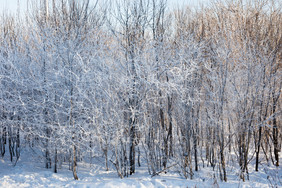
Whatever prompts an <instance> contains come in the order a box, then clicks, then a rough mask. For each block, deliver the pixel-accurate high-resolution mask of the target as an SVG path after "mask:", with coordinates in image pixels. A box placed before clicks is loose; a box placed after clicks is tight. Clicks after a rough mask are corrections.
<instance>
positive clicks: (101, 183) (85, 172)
mask: <svg viewBox="0 0 282 188" xmlns="http://www.w3.org/2000/svg"><path fill="white" fill-rule="evenodd" d="M8 157H9V156H5V157H4V158H3V159H0V187H1V188H2V187H3V188H10V187H12V188H13V187H15V188H20V187H35V188H39V187H95V188H96V187H109V188H111V187H112V188H117V187H122V188H126V187H130V188H131V187H136V188H137V187H140V188H149V187H173V188H175V187H226V188H227V187H228V188H229V187H281V186H282V184H281V180H282V170H281V167H280V168H278V169H277V168H276V169H275V168H270V167H268V168H266V167H262V168H261V170H260V172H255V171H253V169H250V181H246V182H242V181H239V179H238V176H237V175H236V170H235V169H234V170H230V171H229V172H228V173H229V175H228V182H227V183H223V182H220V180H219V179H215V178H214V176H213V174H214V173H213V171H212V170H211V169H209V168H201V169H200V171H199V174H195V179H193V180H189V179H188V180H187V179H184V178H183V177H181V176H179V174H177V173H167V174H160V175H159V176H155V177H153V178H151V177H150V175H148V173H147V170H146V167H138V168H137V173H136V174H134V175H132V176H130V177H127V178H124V179H120V178H119V177H117V173H116V172H115V171H114V170H111V171H108V172H107V171H105V170H104V168H103V166H102V165H101V164H99V163H96V164H94V165H91V167H90V165H89V164H86V163H79V167H78V176H79V180H78V181H75V180H74V179H73V176H72V172H71V171H70V170H68V166H67V164H66V166H63V168H62V169H59V171H58V173H53V171H52V169H45V168H44V164H43V163H42V162H40V160H39V159H38V157H35V156H33V155H31V154H30V155H27V154H25V156H24V157H21V159H20V160H19V161H18V163H17V165H16V166H13V165H12V163H10V162H9V158H8ZM263 169H267V170H263ZM279 181H280V182H279Z"/></svg>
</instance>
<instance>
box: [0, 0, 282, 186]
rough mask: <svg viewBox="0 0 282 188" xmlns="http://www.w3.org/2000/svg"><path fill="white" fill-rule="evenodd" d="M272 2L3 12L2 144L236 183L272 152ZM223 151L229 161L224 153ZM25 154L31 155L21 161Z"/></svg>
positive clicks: (276, 66) (13, 149) (276, 119)
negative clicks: (203, 173) (209, 170)
mask: <svg viewBox="0 0 282 188" xmlns="http://www.w3.org/2000/svg"><path fill="white" fill-rule="evenodd" d="M281 8H282V7H281V4H279V3H275V1H270V0H269V1H224V2H217V3H213V4H211V5H210V6H209V7H206V8H205V7H204V8H201V9H197V10H194V9H190V8H189V7H185V8H179V9H175V10H169V9H168V7H167V2H166V0H132V1H129V0H116V1H111V2H108V3H105V2H104V1H101V2H94V3H93V2H92V3H91V2H89V1H88V0H85V1H75V0H60V1H56V0H53V1H51V2H48V1H46V0H45V1H44V2H43V1H42V2H41V3H40V6H39V7H38V8H33V9H32V10H30V11H29V12H28V13H27V14H26V16H22V17H17V16H14V17H13V16H7V15H4V16H2V17H1V19H0V21H1V25H0V87H1V90H0V118H1V121H0V152H1V156H2V157H4V155H6V153H9V156H10V160H11V162H13V163H14V164H16V162H17V160H18V159H19V157H20V154H21V151H22V150H24V149H25V148H26V147H31V148H32V149H34V150H37V151H41V153H42V156H43V157H44V159H45V166H46V168H52V169H54V172H57V170H58V169H60V168H61V166H62V163H63V162H67V161H68V162H69V164H71V165H70V169H72V171H73V175H74V178H75V179H78V175H77V164H78V162H79V161H88V162H89V160H92V159H93V157H103V158H104V160H105V168H106V169H107V170H108V169H109V168H114V169H115V170H116V171H117V174H118V176H119V177H120V178H124V177H126V176H128V175H131V174H133V173H135V172H136V171H138V168H137V167H138V166H140V165H146V166H147V167H148V173H149V174H151V175H152V176H154V175H157V174H159V173H160V172H164V171H169V170H170V169H171V168H172V167H173V169H175V170H176V171H178V172H179V173H180V174H181V175H182V176H184V177H185V178H191V179H192V178H193V176H194V174H195V172H197V171H199V169H200V168H205V167H208V166H210V167H213V170H214V172H215V175H216V176H218V177H219V178H220V179H221V180H222V181H227V177H228V174H227V173H228V169H230V168H232V166H233V165H234V164H237V165H238V167H240V169H238V174H239V176H240V178H241V179H242V180H243V181H245V179H248V178H249V173H248V169H249V167H250V166H252V167H254V168H255V170H256V171H258V170H260V164H261V163H267V164H269V165H274V166H277V167H278V166H279V153H280V152H281V140H282V134H281V127H282V125H281V87H282V82H281V78H282V72H281V63H282V61H281V60H282V22H281V20H282V12H281ZM231 159H234V161H233V163H231ZM26 160H28V159H26Z"/></svg>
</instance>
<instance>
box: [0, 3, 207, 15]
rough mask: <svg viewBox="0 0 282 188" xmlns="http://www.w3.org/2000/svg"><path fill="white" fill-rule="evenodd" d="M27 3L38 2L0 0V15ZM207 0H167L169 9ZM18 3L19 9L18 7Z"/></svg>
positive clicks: (22, 9)
mask: <svg viewBox="0 0 282 188" xmlns="http://www.w3.org/2000/svg"><path fill="white" fill-rule="evenodd" d="M27 1H29V2H34V1H39V0H0V13H1V14H2V13H3V12H9V13H13V14H14V13H16V12H17V9H18V8H19V9H20V11H21V12H24V11H25V10H26V9H27ZM208 1H209V0H168V6H169V7H175V6H176V7H177V6H180V7H181V6H186V5H195V6H197V5H199V3H207V2H208ZM18 2H19V5H20V6H19V7H18Z"/></svg>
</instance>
